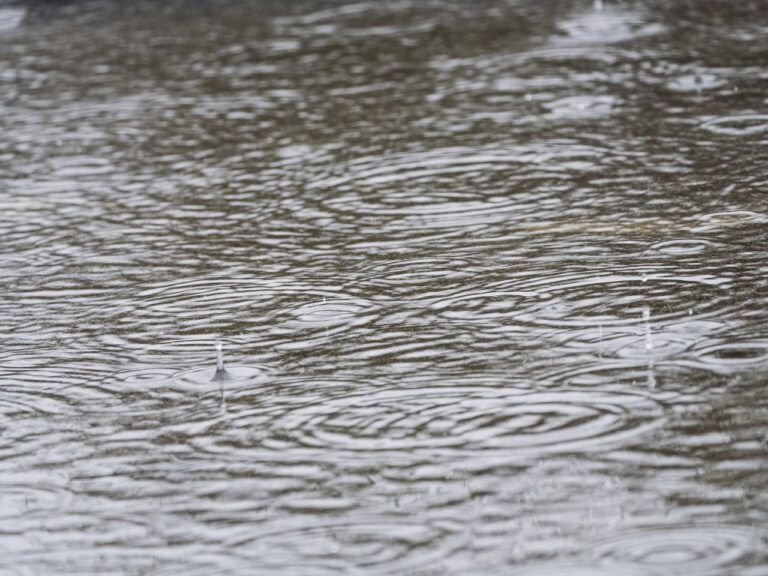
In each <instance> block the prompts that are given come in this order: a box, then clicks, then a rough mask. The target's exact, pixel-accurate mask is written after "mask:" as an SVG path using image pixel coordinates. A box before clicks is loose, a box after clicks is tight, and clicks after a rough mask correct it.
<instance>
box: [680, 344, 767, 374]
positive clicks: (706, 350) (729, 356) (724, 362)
mask: <svg viewBox="0 0 768 576" xmlns="http://www.w3.org/2000/svg"><path fill="white" fill-rule="evenodd" d="M693 354H694V355H695V357H696V360H697V361H698V362H700V363H701V364H703V365H704V366H706V367H708V368H710V369H713V370H716V371H725V372H731V371H733V370H739V369H744V368H752V367H756V366H760V365H764V364H768V340H748V341H744V342H718V343H715V344H709V345H706V346H702V347H700V348H698V349H696V350H694V351H693Z"/></svg>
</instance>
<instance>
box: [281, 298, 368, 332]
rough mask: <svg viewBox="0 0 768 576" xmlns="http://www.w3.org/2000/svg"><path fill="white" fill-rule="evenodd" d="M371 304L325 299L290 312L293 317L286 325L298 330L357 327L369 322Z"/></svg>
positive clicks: (353, 299)
mask: <svg viewBox="0 0 768 576" xmlns="http://www.w3.org/2000/svg"><path fill="white" fill-rule="evenodd" d="M370 307H371V305H370V302H368V301H367V300H363V299H362V298H334V299H327V298H323V299H322V300H321V301H318V302H311V303H308V304H302V305H300V306H297V307H296V308H293V309H292V310H290V311H289V314H290V315H291V316H293V318H291V319H290V320H288V321H286V322H285V324H286V325H289V326H295V327H297V328H307V329H313V328H326V327H334V328H335V327H338V326H344V325H350V326H353V325H357V324H358V323H360V322H362V323H365V322H367V321H368V320H369V318H366V317H367V316H368V313H369V310H370Z"/></svg>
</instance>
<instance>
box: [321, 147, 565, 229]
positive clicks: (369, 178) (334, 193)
mask: <svg viewBox="0 0 768 576" xmlns="http://www.w3.org/2000/svg"><path fill="white" fill-rule="evenodd" d="M544 159H545V157H544V156H543V154H537V153H536V152H535V151H533V150H532V149H531V148H521V147H515V146H510V147H508V148H502V149H496V148H494V149H487V150H478V149H474V148H462V147H456V148H442V149H436V150H430V151H425V152H420V153H414V154H405V155H397V156H391V157H389V158H387V159H385V160H384V161H382V158H372V159H369V158H363V159H360V160H358V161H355V162H353V163H350V164H349V165H346V166H345V167H344V168H345V172H344V173H343V174H342V175H339V176H328V177H325V178H319V179H317V180H316V181H315V182H313V183H312V184H311V185H310V188H311V189H313V190H314V189H316V190H320V191H327V192H328V194H327V198H326V199H325V201H324V207H325V208H326V209H327V210H328V211H330V212H331V213H333V214H334V217H335V218H337V219H338V218H348V219H354V221H355V222H359V218H366V219H368V220H371V219H376V220H378V221H381V220H385V221H386V223H382V224H379V225H380V226H386V228H385V229H386V231H388V232H393V231H396V230H406V231H409V232H411V233H412V231H413V230H427V229H429V230H435V229H454V228H464V227H467V226H478V225H479V226H482V225H488V224H494V223H499V222H504V221H507V220H509V219H518V218H521V217H522V216H523V215H524V214H527V213H532V212H533V211H535V210H536V209H537V207H540V202H541V199H542V198H545V197H547V196H549V195H551V194H552V191H551V190H549V189H548V186H546V185H545V184H547V183H550V182H558V181H559V179H558V178H557V176H556V175H554V174H552V173H549V172H548V170H547V168H544V167H543V166H542V162H543V161H544ZM553 171H554V168H553ZM510 190H513V193H510ZM382 229H384V228H382Z"/></svg>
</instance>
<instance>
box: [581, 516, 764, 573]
mask: <svg viewBox="0 0 768 576" xmlns="http://www.w3.org/2000/svg"><path fill="white" fill-rule="evenodd" d="M766 550H768V540H766V537H765V535H762V534H759V533H758V532H757V531H752V530H749V529H746V528H741V527H734V526H727V525H726V526H724V525H718V526H679V527H664V528H649V529H645V530H637V531H633V532H629V533H625V534H619V535H617V536H615V537H612V538H609V539H606V540H604V541H602V542H598V543H597V544H596V545H595V546H594V548H593V553H594V555H595V556H596V557H597V558H600V559H601V560H605V561H611V562H614V561H618V562H622V563H624V562H632V563H634V564H640V565H643V566H649V567H652V568H654V569H658V571H659V572H660V573H663V574H691V573H695V574H703V573H707V574H709V573H714V574H721V573H722V572H721V571H722V570H723V569H724V568H726V567H729V566H740V567H741V566H743V564H744V563H745V562H749V563H751V562H753V561H755V560H758V561H759V560H760V559H762V561H765V560H766V559H768V556H767V555H766Z"/></svg>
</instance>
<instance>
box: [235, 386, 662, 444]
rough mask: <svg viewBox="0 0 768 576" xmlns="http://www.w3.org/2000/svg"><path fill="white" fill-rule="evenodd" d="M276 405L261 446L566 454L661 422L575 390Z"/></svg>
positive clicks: (383, 393)
mask: <svg viewBox="0 0 768 576" xmlns="http://www.w3.org/2000/svg"><path fill="white" fill-rule="evenodd" d="M279 404H280V401H279V400H278V401H277V403H276V405H272V406H270V407H269V408H268V410H266V412H267V413H268V414H269V415H270V417H269V421H268V422H263V421H261V422H259V426H261V427H264V426H266V428H267V430H266V433H265V435H264V436H263V437H262V438H263V445H264V446H265V447H268V448H272V449H276V450H281V449H286V448H289V447H291V446H296V445H299V446H302V447H308V448H309V447H311V448H318V449H333V450H351V451H356V452H360V453H375V452H380V451H389V450H394V451H417V450H426V451H430V452H434V451H435V450H440V449H451V450H456V449H460V450H471V451H478V450H503V451H505V453H506V452H509V451H515V452H523V453H525V452H529V451H534V452H536V453H541V452H542V451H569V450H574V449H585V448H589V447H594V446H599V445H604V444H614V443H632V442H633V441H634V440H635V439H637V438H638V437H640V436H642V435H644V434H645V433H646V432H648V431H650V430H652V429H654V428H655V427H656V426H658V425H659V424H660V422H661V416H662V410H661V407H660V405H659V404H658V403H657V402H655V401H654V400H653V399H651V398H649V397H648V396H644V395H641V394H631V393H621V392H589V391H579V390H558V391H551V392H547V391H535V392H531V391H522V390H517V389H509V388H480V387H443V388H440V387H433V388H429V389H418V390H373V391H369V392H366V393H359V394H342V395H338V396H334V397H322V398H321V400H319V401H314V402H307V401H305V402H297V401H296V400H295V399H293V400H292V401H291V402H290V403H285V404H283V405H282V406H279ZM281 408H282V409H281ZM262 412H264V411H262ZM233 417H234V418H235V420H236V421H237V427H238V428H247V429H250V428H252V426H251V424H252V423H251V422H249V421H250V420H251V415H249V413H246V414H243V415H240V416H238V415H237V414H235V415H233ZM238 419H239V420H238Z"/></svg>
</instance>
